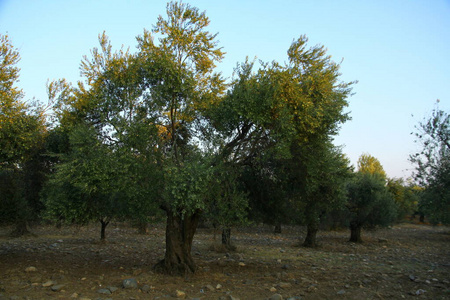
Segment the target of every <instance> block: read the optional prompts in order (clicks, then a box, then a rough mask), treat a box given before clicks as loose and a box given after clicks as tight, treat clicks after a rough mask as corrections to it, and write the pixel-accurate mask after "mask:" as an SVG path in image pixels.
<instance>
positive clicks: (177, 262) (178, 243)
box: [154, 210, 200, 275]
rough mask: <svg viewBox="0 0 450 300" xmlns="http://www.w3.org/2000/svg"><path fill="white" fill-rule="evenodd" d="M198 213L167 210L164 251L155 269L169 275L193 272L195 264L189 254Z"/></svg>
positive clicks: (198, 217)
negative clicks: (162, 257)
mask: <svg viewBox="0 0 450 300" xmlns="http://www.w3.org/2000/svg"><path fill="white" fill-rule="evenodd" d="M199 219H200V216H199V213H193V214H190V215H189V214H185V215H184V216H181V215H180V214H175V215H174V214H173V213H172V212H171V211H170V210H168V211H167V224H166V253H165V255H164V259H163V260H161V261H160V262H159V263H157V264H156V265H155V267H154V268H155V270H156V271H158V272H161V273H165V274H170V275H186V274H189V273H194V272H195V270H196V268H197V267H196V264H195V262H194V259H193V258H192V255H191V249H192V240H193V238H194V234H195V231H196V230H197V226H198V222H199Z"/></svg>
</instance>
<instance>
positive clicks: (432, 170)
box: [410, 105, 450, 224]
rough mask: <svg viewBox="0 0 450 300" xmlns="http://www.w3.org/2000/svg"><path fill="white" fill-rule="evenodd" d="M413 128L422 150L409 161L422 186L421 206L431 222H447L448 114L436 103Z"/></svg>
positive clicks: (449, 199)
mask: <svg viewBox="0 0 450 300" xmlns="http://www.w3.org/2000/svg"><path fill="white" fill-rule="evenodd" d="M416 129H417V132H416V133H415V136H416V138H417V140H416V142H418V143H421V144H422V151H421V152H419V153H416V154H414V155H411V156H410V161H411V162H412V163H414V164H415V165H416V172H415V174H414V177H415V179H416V180H417V182H418V184H419V185H420V186H422V187H424V188H425V190H424V191H423V193H422V197H421V201H420V204H419V206H420V209H421V210H422V211H423V212H425V213H426V214H427V215H428V217H429V219H430V220H431V222H433V223H439V222H442V223H443V224H450V192H449V191H450V115H449V114H448V113H447V112H444V111H442V110H440V109H439V108H438V106H437V105H436V108H435V109H434V110H433V112H432V115H431V116H430V117H429V119H428V120H424V121H423V122H421V123H419V125H418V126H417V127H416Z"/></svg>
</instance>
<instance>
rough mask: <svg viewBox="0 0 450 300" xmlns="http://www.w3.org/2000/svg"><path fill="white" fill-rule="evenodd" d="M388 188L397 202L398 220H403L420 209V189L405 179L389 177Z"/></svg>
mask: <svg viewBox="0 0 450 300" xmlns="http://www.w3.org/2000/svg"><path fill="white" fill-rule="evenodd" d="M387 188H388V190H389V192H390V193H391V195H392V197H393V198H394V200H395V202H396V204H397V208H398V209H397V220H399V221H402V220H403V219H404V218H405V217H407V216H412V215H413V214H414V213H415V212H416V211H417V209H418V203H419V197H420V196H419V190H418V189H417V187H414V186H407V185H406V184H405V182H404V181H403V179H401V178H399V179H389V180H388V183H387Z"/></svg>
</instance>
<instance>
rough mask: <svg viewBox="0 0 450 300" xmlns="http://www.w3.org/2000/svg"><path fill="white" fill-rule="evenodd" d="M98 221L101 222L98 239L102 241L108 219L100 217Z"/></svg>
mask: <svg viewBox="0 0 450 300" xmlns="http://www.w3.org/2000/svg"><path fill="white" fill-rule="evenodd" d="M99 221H100V223H101V224H102V228H101V230H100V240H101V241H102V242H104V241H105V240H106V226H108V224H109V221H106V220H105V219H100V220H99Z"/></svg>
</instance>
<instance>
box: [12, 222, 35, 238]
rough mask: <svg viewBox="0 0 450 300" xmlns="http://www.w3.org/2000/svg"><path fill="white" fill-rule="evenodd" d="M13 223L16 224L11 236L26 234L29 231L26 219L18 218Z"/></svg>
mask: <svg viewBox="0 0 450 300" xmlns="http://www.w3.org/2000/svg"><path fill="white" fill-rule="evenodd" d="M15 225H16V226H15V228H14V230H13V231H12V232H11V234H10V235H11V236H13V237H19V236H23V235H26V234H29V233H30V232H29V231H28V227H27V221H25V220H19V221H17V222H16V224H15Z"/></svg>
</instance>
